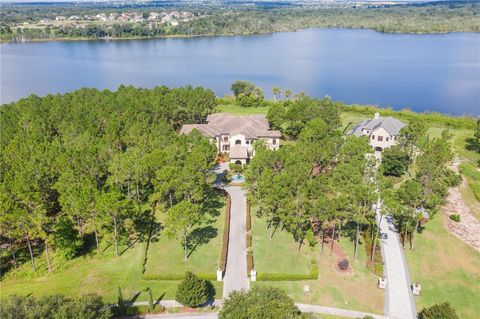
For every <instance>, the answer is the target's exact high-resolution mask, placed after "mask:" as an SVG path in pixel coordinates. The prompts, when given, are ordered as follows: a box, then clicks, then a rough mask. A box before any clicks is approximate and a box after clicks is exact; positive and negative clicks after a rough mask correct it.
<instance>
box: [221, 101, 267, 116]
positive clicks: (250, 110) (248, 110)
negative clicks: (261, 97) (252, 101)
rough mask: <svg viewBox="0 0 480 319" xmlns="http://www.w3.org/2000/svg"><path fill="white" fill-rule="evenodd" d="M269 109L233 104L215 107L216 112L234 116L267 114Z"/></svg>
mask: <svg viewBox="0 0 480 319" xmlns="http://www.w3.org/2000/svg"><path fill="white" fill-rule="evenodd" d="M268 109H269V107H267V106H263V107H241V106H239V105H235V104H220V105H217V108H216V111H217V112H223V113H234V114H243V115H250V114H265V115H266V114H267V112H268Z"/></svg>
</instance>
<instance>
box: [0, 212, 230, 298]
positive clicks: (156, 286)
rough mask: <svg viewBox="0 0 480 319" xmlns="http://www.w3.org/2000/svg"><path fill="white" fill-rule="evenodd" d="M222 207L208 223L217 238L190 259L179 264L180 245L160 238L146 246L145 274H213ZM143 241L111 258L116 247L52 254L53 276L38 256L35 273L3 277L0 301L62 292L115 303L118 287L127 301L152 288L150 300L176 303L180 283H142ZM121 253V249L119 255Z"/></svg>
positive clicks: (27, 265) (219, 289)
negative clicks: (74, 254)
mask: <svg viewBox="0 0 480 319" xmlns="http://www.w3.org/2000/svg"><path fill="white" fill-rule="evenodd" d="M223 214H224V208H222V209H220V215H219V216H217V217H216V219H215V223H214V224H213V225H212V226H213V227H214V228H216V229H217V235H216V237H215V238H213V239H211V240H210V241H209V242H208V244H205V245H201V246H199V247H198V248H197V249H196V250H195V251H194V252H193V253H192V255H191V257H190V258H189V260H188V261H186V262H185V261H184V260H183V250H182V247H181V245H180V242H179V241H178V240H175V239H169V238H168V237H167V236H164V235H163V234H160V237H159V241H158V242H153V243H152V244H151V245H150V248H149V252H148V257H149V260H148V261H147V272H146V274H147V273H151V274H159V273H161V274H163V273H175V274H178V273H184V272H185V271H186V270H192V271H193V272H195V273H211V274H212V275H214V274H215V271H216V269H217V267H218V258H219V256H220V246H221V237H222V235H221V234H222V231H223ZM145 245H146V244H145V243H137V244H135V245H133V246H132V247H131V248H129V249H127V250H126V251H125V252H124V253H123V254H122V255H121V256H119V257H115V253H114V247H113V246H109V247H107V248H106V250H105V251H104V252H103V253H101V254H99V253H96V252H92V253H91V254H88V255H86V256H82V257H77V258H74V259H73V260H70V261H66V260H64V259H63V258H61V257H58V256H54V257H53V258H52V259H53V269H54V273H53V274H47V272H46V262H45V258H44V257H43V256H39V257H37V258H36V261H37V266H38V268H39V270H38V271H37V272H35V273H33V271H32V270H31V266H30V263H28V262H27V263H25V264H23V265H22V266H20V268H19V269H16V270H13V271H11V272H10V273H8V274H6V275H5V277H4V278H3V280H2V281H1V283H0V288H1V290H0V291H1V296H0V297H1V298H5V297H6V296H8V295H12V294H18V295H27V294H33V295H34V296H42V295H51V294H64V295H67V296H68V295H78V294H82V293H90V292H93V293H97V294H99V295H101V296H103V297H104V299H105V300H106V301H107V302H115V301H116V300H117V291H118V287H121V289H122V292H123V296H124V298H125V299H129V298H132V296H134V295H135V293H136V292H139V291H143V289H145V288H147V287H150V288H151V289H152V291H153V296H154V298H155V299H156V298H159V297H160V296H162V295H163V298H164V299H174V298H175V292H176V289H177V285H178V281H156V280H150V281H147V280H143V279H142V276H143V261H144V252H145ZM123 249H125V247H121V249H120V251H122V250H123ZM213 284H214V286H215V288H216V292H217V298H221V296H222V283H221V282H213ZM137 301H148V295H147V294H146V293H141V294H140V296H139V297H138V299H137Z"/></svg>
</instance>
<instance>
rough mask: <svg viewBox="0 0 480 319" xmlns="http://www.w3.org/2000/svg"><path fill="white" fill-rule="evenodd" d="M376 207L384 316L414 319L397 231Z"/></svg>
mask: <svg viewBox="0 0 480 319" xmlns="http://www.w3.org/2000/svg"><path fill="white" fill-rule="evenodd" d="M379 206H380V205H377V207H378V208H377V209H376V215H377V224H378V222H379V221H381V222H380V232H381V249H382V256H383V261H384V263H385V264H384V271H383V272H384V274H385V277H386V279H387V285H386V289H385V315H386V316H388V317H390V318H398V319H415V318H417V311H416V307H415V300H414V299H413V294H412V290H411V288H410V285H411V283H410V274H409V272H408V267H407V261H406V259H405V254H404V251H403V247H402V245H401V244H400V240H399V237H398V233H397V230H396V229H395V225H394V224H393V222H392V219H391V218H390V217H389V216H382V217H380V216H381V209H380V207H379Z"/></svg>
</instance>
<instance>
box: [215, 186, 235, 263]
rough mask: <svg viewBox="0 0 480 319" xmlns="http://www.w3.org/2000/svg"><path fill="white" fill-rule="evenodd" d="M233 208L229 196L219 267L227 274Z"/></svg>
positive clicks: (226, 205) (228, 196)
mask: <svg viewBox="0 0 480 319" xmlns="http://www.w3.org/2000/svg"><path fill="white" fill-rule="evenodd" d="M231 206H232V200H231V198H230V195H228V194H227V202H226V204H225V224H224V226H223V238H222V252H221V253H220V262H219V265H218V268H219V269H221V270H222V271H223V272H225V269H226V266H227V256H228V241H229V235H230V210H231Z"/></svg>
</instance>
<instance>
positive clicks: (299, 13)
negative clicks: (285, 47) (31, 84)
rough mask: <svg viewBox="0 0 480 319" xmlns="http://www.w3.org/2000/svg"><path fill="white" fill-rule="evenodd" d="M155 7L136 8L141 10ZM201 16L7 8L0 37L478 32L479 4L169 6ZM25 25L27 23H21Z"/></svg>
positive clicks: (35, 38) (116, 10)
mask: <svg viewBox="0 0 480 319" xmlns="http://www.w3.org/2000/svg"><path fill="white" fill-rule="evenodd" d="M156 9H157V10H158V8H155V7H150V8H148V7H142V8H137V9H135V10H136V12H139V13H140V14H142V13H146V14H147V15H148V12H149V10H150V11H151V10H156ZM170 9H174V10H183V9H185V10H193V14H195V15H199V14H203V15H202V16H201V17H197V18H195V19H192V20H190V21H185V22H181V23H179V24H178V25H169V24H162V23H152V22H151V21H147V20H145V21H143V22H135V23H132V22H124V23H121V22H114V23H111V22H109V23H102V22H100V21H87V22H88V23H80V24H79V23H61V24H57V23H55V24H51V25H48V26H45V25H44V26H37V25H36V22H37V21H38V20H40V19H55V15H83V14H85V13H89V14H97V13H103V12H106V13H111V12H115V13H120V12H133V10H134V9H132V8H121V9H118V8H115V9H113V8H84V7H82V6H75V7H65V6H55V7H49V6H23V7H18V6H14V5H13V6H7V7H6V8H4V10H3V12H2V15H1V17H2V19H1V20H2V23H1V25H0V38H1V39H2V40H3V41H28V40H54V39H75V38H85V39H98V38H105V37H108V38H152V37H163V36H199V35H248V34H261V33H271V32H282V31H295V30H300V29H306V28H350V29H372V30H375V31H378V32H404V33H445V32H480V2H476V1H447V2H437V3H427V4H411V5H391V6H381V7H363V8H358V7H347V8H316V7H313V8H312V7H308V6H306V7H302V6H286V7H284V8H282V7H276V6H271V7H269V6H265V7H261V6H257V7H254V8H252V7H251V6H232V7H227V9H228V10H227V9H225V8H218V7H215V6H207V7H205V8H196V7H193V8H190V7H185V8H184V7H181V6H179V7H173V8H170ZM24 23H26V24H24Z"/></svg>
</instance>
